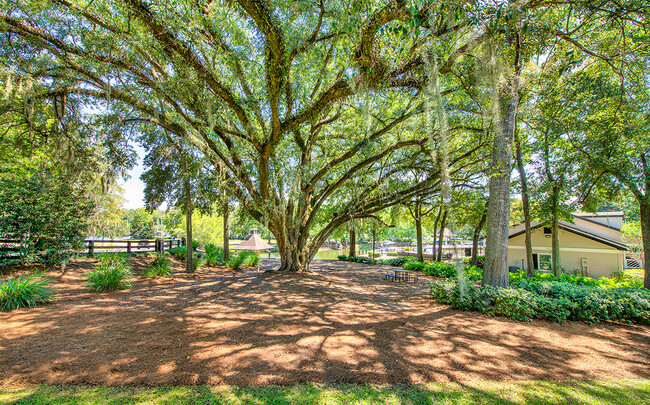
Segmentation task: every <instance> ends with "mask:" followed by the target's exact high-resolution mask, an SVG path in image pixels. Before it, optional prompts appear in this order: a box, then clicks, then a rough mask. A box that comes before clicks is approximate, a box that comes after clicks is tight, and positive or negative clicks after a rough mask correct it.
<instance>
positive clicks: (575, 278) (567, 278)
mask: <svg viewBox="0 0 650 405" xmlns="http://www.w3.org/2000/svg"><path fill="white" fill-rule="evenodd" d="M522 281H526V282H531V283H541V282H552V283H568V284H574V285H582V286H589V287H602V288H625V287H642V286H643V283H642V282H640V281H637V280H632V279H623V278H616V277H614V278H608V277H602V278H599V279H596V278H591V277H585V276H580V275H575V274H561V275H559V276H556V275H554V274H553V273H540V272H539V271H537V272H535V275H534V276H532V277H530V278H528V276H527V274H526V273H525V272H524V271H522V270H519V271H518V272H516V273H510V284H518V283H520V282H522Z"/></svg>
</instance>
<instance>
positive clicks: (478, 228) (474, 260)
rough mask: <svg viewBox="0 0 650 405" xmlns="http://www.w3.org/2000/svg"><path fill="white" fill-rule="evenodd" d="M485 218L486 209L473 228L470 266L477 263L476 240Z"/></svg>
mask: <svg viewBox="0 0 650 405" xmlns="http://www.w3.org/2000/svg"><path fill="white" fill-rule="evenodd" d="M486 220H487V211H484V212H483V215H481V219H480V220H479V221H478V225H476V228H474V237H473V238H472V259H471V261H470V264H471V265H472V266H476V264H477V263H478V240H479V237H480V236H481V231H482V230H483V227H484V226H485V221H486Z"/></svg>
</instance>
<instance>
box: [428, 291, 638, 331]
mask: <svg viewBox="0 0 650 405" xmlns="http://www.w3.org/2000/svg"><path fill="white" fill-rule="evenodd" d="M430 286H431V294H432V295H433V296H434V297H435V298H436V299H438V300H439V301H440V302H442V303H445V304H449V305H451V306H452V307H454V308H457V309H462V310H475V311H479V312H482V313H488V314H492V315H502V316H507V317H510V318H514V319H518V320H530V319H532V318H546V319H550V320H553V321H556V322H560V323H561V322H564V321H565V320H567V319H570V320H580V321H584V322H586V323H595V322H602V321H608V320H609V321H619V322H635V323H641V324H648V323H650V291H647V290H644V289H642V288H634V287H631V288H626V287H620V288H614V289H606V288H601V287H599V286H588V285H575V284H571V283H569V282H563V283H562V282H530V281H522V282H520V283H518V284H517V285H516V287H510V288H498V287H491V286H484V287H480V286H476V285H474V284H472V283H469V284H467V285H465V286H464V288H463V289H462V290H463V294H462V295H461V288H459V286H458V282H457V281H455V280H447V281H436V282H433V283H431V284H430Z"/></svg>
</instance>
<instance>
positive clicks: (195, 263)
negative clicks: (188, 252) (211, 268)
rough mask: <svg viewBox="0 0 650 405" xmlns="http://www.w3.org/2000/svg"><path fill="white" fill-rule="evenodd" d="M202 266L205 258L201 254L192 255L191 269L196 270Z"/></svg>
mask: <svg viewBox="0 0 650 405" xmlns="http://www.w3.org/2000/svg"><path fill="white" fill-rule="evenodd" d="M203 266H205V259H204V258H203V256H199V255H194V259H193V260H192V267H193V270H194V271H197V270H199V269H201V268H202V267H203Z"/></svg>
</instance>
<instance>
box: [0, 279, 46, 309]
mask: <svg viewBox="0 0 650 405" xmlns="http://www.w3.org/2000/svg"><path fill="white" fill-rule="evenodd" d="M49 283H50V280H49V279H47V278H46V277H43V275H42V274H29V275H22V276H18V277H9V278H8V279H7V280H6V281H2V282H0V310H1V311H11V310H13V309H17V308H33V307H35V306H37V305H38V304H41V303H46V302H50V301H52V294H53V291H52V289H51V288H50V287H48V284H49Z"/></svg>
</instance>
